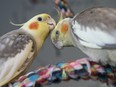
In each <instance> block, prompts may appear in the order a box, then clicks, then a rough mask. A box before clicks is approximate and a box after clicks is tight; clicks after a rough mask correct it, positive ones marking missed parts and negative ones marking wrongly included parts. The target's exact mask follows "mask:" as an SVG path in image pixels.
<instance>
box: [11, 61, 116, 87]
mask: <svg viewBox="0 0 116 87" xmlns="http://www.w3.org/2000/svg"><path fill="white" fill-rule="evenodd" d="M88 63H89V64H90V70H91V72H89V71H88V69H89V67H87V66H88V65H87V64H84V63H83V62H79V61H78V60H76V61H74V62H70V63H58V64H56V65H48V66H46V67H39V68H38V69H37V70H35V71H32V72H29V73H28V74H26V75H24V76H21V77H20V78H19V79H18V80H17V81H16V82H14V83H13V84H12V87H33V86H35V84H37V85H39V86H37V87H41V86H43V85H51V84H52V83H59V82H61V81H67V80H70V79H72V80H77V81H78V80H79V79H83V80H89V79H91V80H99V81H101V82H106V83H108V84H112V85H116V83H115V82H114V81H115V80H116V76H115V74H116V68H115V67H112V66H110V65H106V66H102V65H100V64H98V63H95V62H92V61H88Z"/></svg>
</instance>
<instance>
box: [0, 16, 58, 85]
mask: <svg viewBox="0 0 116 87" xmlns="http://www.w3.org/2000/svg"><path fill="white" fill-rule="evenodd" d="M55 24H56V23H55V21H54V19H53V18H51V16H50V15H48V14H39V15H36V16H35V17H33V18H32V19H30V20H29V21H27V22H26V23H24V24H23V26H22V27H21V28H19V29H18V30H14V31H11V32H9V33H7V34H5V35H3V36H1V37H0V87H1V86H3V85H5V84H6V83H8V82H10V81H11V80H13V79H14V78H16V77H17V76H18V75H20V74H21V73H22V72H24V71H25V70H26V69H27V68H28V67H29V65H30V63H31V62H32V60H33V59H34V58H35V56H36V55H37V52H38V51H39V49H40V48H41V47H42V44H43V42H44V40H45V39H46V37H47V35H48V34H49V32H50V30H51V29H53V28H54V27H55Z"/></svg>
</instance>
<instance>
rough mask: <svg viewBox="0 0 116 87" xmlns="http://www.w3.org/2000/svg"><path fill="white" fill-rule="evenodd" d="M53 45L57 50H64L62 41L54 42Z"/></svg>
mask: <svg viewBox="0 0 116 87" xmlns="http://www.w3.org/2000/svg"><path fill="white" fill-rule="evenodd" d="M52 43H53V44H54V46H55V47H56V48H58V49H62V48H63V43H62V41H60V40H58V41H56V40H53V41H52Z"/></svg>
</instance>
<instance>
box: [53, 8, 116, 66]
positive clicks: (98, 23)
mask: <svg viewBox="0 0 116 87" xmlns="http://www.w3.org/2000/svg"><path fill="white" fill-rule="evenodd" d="M51 40H52V43H53V44H54V45H55V46H56V47H57V48H59V49H61V48H62V47H63V46H65V47H66V46H74V47H78V48H79V49H81V51H82V52H84V53H85V54H86V55H88V56H89V57H90V59H91V60H92V61H95V62H100V63H102V64H110V65H113V66H115V65H116V9H113V8H102V7H101V8H89V9H86V10H84V11H82V12H81V13H79V14H77V15H75V17H74V18H65V19H63V20H61V21H60V22H59V23H58V24H57V25H56V27H55V29H54V30H53V31H52V33H51Z"/></svg>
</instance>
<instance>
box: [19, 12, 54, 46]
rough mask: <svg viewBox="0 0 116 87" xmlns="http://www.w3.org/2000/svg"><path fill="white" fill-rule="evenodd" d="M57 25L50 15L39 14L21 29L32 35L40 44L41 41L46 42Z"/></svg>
mask: <svg viewBox="0 0 116 87" xmlns="http://www.w3.org/2000/svg"><path fill="white" fill-rule="evenodd" d="M55 25H56V22H55V21H54V19H53V18H52V17H51V16H50V15H48V14H39V15H36V16H34V17H33V18H31V19H30V20H29V21H27V22H26V23H24V24H23V26H22V27H21V28H20V29H22V30H24V31H25V32H27V33H29V34H30V35H32V36H33V37H34V39H35V40H36V41H37V43H40V41H42V42H43V41H44V40H45V38H46V37H47V35H48V34H49V31H50V30H52V29H54V27H55ZM38 41H39V42H38ZM39 45H40V44H39ZM40 47H41V46H40Z"/></svg>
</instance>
